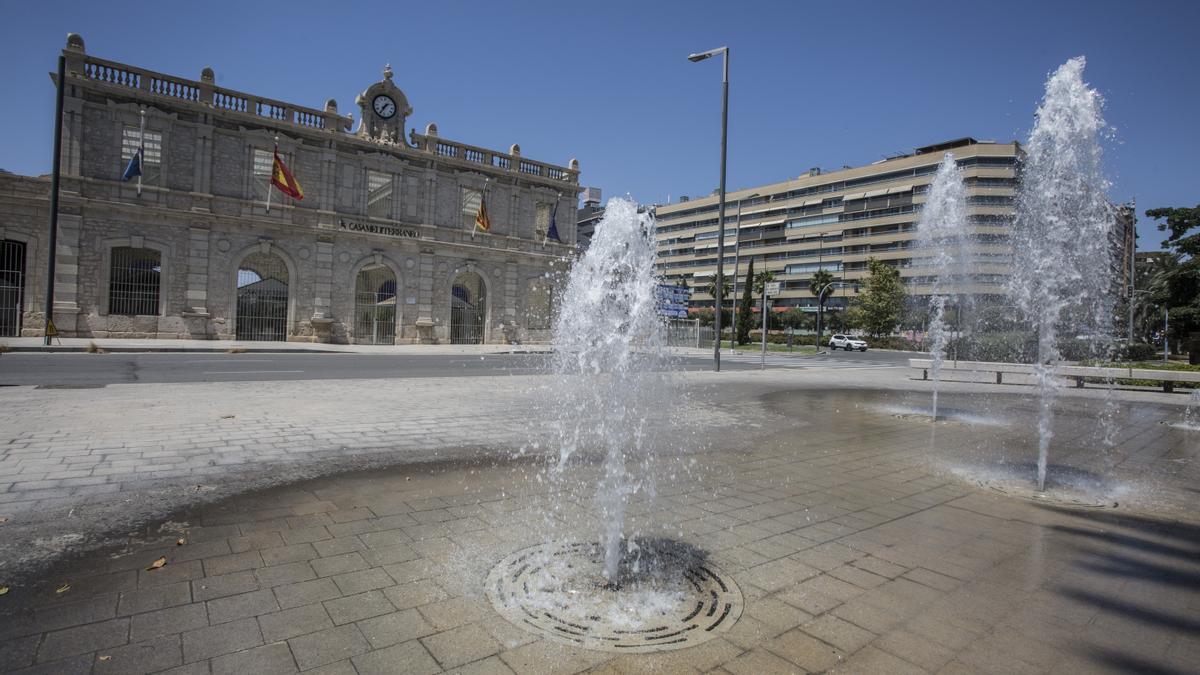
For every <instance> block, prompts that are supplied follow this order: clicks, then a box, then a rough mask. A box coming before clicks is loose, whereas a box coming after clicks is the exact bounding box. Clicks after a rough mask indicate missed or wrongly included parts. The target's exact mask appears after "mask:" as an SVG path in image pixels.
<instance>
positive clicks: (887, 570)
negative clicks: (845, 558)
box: [851, 556, 908, 579]
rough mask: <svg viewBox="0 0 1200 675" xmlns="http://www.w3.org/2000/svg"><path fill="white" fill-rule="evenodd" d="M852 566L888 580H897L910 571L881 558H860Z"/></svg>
mask: <svg viewBox="0 0 1200 675" xmlns="http://www.w3.org/2000/svg"><path fill="white" fill-rule="evenodd" d="M851 564H852V565H853V566H854V567H857V568H859V569H864V570H866V571H868V572H872V573H874V574H878V575H879V576H881V577H887V578H888V579H895V578H896V577H898V576H900V575H901V574H904V573H905V572H907V571H908V569H907V568H905V567H901V566H900V565H896V564H893V563H890V562H888V561H886V560H880V559H879V558H876V557H873V556H867V557H865V558H859V559H858V560H855V561H854V562H853V563H851Z"/></svg>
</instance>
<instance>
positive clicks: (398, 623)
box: [358, 609, 474, 663]
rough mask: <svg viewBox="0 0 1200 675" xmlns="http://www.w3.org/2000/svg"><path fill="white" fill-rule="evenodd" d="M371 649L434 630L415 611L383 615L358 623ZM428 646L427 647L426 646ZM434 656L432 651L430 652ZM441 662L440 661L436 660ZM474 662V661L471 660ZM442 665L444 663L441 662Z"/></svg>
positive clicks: (431, 632) (388, 645) (429, 633)
mask: <svg viewBox="0 0 1200 675" xmlns="http://www.w3.org/2000/svg"><path fill="white" fill-rule="evenodd" d="M358 628H359V630H361V631H362V634H363V636H364V637H366V638H367V642H369V643H370V644H371V648H372V649H381V648H383V647H390V646H391V645H394V644H397V643H400V642H407V641H409V640H413V639H416V638H420V637H425V636H426V635H431V634H433V633H434V632H435V631H434V628H433V626H431V625H429V623H428V622H427V621H425V618H424V617H422V616H421V615H420V613H418V612H417V610H415V609H408V610H403V611H399V612H392V613H390V614H384V615H382V616H377V617H375V618H371V619H365V620H362V621H359V622H358ZM427 646H428V645H427ZM430 651H431V652H433V653H434V655H435V656H436V655H437V653H436V651H434V650H432V649H431V650H430ZM438 660H439V661H441V659H440V658H439V659H438ZM471 660H474V659H471ZM443 663H444V662H443Z"/></svg>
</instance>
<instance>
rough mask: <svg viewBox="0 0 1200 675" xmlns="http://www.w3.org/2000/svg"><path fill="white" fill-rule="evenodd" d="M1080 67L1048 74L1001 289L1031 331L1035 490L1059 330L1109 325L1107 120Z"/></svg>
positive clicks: (1078, 63)
mask: <svg viewBox="0 0 1200 675" xmlns="http://www.w3.org/2000/svg"><path fill="white" fill-rule="evenodd" d="M1084 65H1085V60H1084V58H1083V57H1082V56H1081V57H1077V58H1074V59H1071V60H1070V61H1067V62H1066V63H1065V64H1063V65H1062V66H1061V67H1059V68H1058V70H1056V71H1055V72H1054V73H1053V74H1052V75H1051V76H1050V78H1049V79H1048V80H1047V81H1046V94H1045V96H1044V97H1043V99H1042V102H1041V104H1040V105H1039V106H1038V109H1037V115H1036V116H1037V120H1036V123H1035V125H1034V128H1033V132H1032V133H1031V134H1030V137H1029V143H1028V145H1027V146H1026V158H1025V161H1024V164H1023V167H1022V174H1021V189H1020V192H1019V194H1018V197H1017V213H1016V222H1015V226H1014V232H1013V264H1014V270H1015V272H1014V274H1013V275H1012V277H1011V281H1010V283H1009V292H1010V294H1011V296H1012V297H1013V299H1014V300H1015V301H1016V303H1017V306H1018V307H1019V308H1020V309H1021V310H1022V312H1023V313H1024V315H1025V317H1026V319H1027V320H1028V321H1029V322H1030V323H1031V324H1033V326H1034V327H1035V329H1036V331H1037V364H1036V366H1037V368H1036V373H1037V380H1038V387H1039V390H1040V398H1041V400H1040V404H1039V415H1038V459H1037V483H1038V489H1039V490H1042V489H1045V486H1046V464H1047V461H1048V454H1049V447H1050V441H1051V438H1052V430H1051V426H1052V424H1053V421H1054V410H1053V407H1054V400H1055V398H1056V395H1057V387H1058V381H1057V378H1056V377H1055V373H1056V371H1057V368H1058V364H1059V362H1060V361H1061V360H1062V354H1061V352H1060V351H1059V347H1058V336H1059V332H1060V329H1061V328H1075V329H1077V330H1085V331H1087V333H1088V334H1089V335H1096V334H1100V333H1108V332H1111V320H1110V317H1111V311H1112V310H1111V307H1110V298H1111V285H1110V279H1109V271H1110V266H1109V264H1108V260H1109V258H1110V253H1109V248H1108V247H1109V233H1110V231H1111V230H1112V228H1113V225H1114V222H1115V219H1114V213H1113V211H1112V207H1111V205H1110V204H1109V201H1108V198H1107V196H1106V193H1107V190H1108V186H1109V183H1108V181H1107V180H1106V179H1105V178H1104V174H1103V171H1102V166H1101V156H1102V154H1103V153H1102V150H1101V147H1100V135H1101V133H1102V132H1103V131H1104V130H1105V129H1106V128H1107V125H1106V124H1105V122H1104V119H1103V117H1102V116H1101V107H1102V100H1101V98H1100V95H1099V94H1098V93H1097V92H1096V91H1095V90H1094V89H1091V88H1089V87H1088V86H1087V84H1085V83H1084V81H1083V69H1084Z"/></svg>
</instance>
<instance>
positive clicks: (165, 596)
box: [117, 581, 192, 616]
mask: <svg viewBox="0 0 1200 675" xmlns="http://www.w3.org/2000/svg"><path fill="white" fill-rule="evenodd" d="M191 601H192V591H191V587H190V585H189V582H186V581H181V582H179V583H175V584H167V585H166V586H157V587H151V588H144V589H141V590H136V591H128V592H126V593H122V594H121V596H120V600H119V602H118V604H117V615H118V616H127V615H129V614H139V613H141V612H149V611H153V610H156V609H163V608H166V607H174V606H175V605H182V604H184V603H188V602H191Z"/></svg>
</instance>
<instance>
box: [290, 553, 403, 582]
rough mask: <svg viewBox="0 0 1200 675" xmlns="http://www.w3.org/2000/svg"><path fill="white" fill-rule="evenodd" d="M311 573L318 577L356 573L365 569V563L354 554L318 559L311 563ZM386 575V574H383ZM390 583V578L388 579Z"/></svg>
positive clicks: (359, 556)
mask: <svg viewBox="0 0 1200 675" xmlns="http://www.w3.org/2000/svg"><path fill="white" fill-rule="evenodd" d="M309 564H311V565H312V568H313V571H314V572H316V573H317V576H318V577H329V576H334V575H338V574H347V573H350V572H357V571H358V570H363V569H366V568H367V562H366V561H365V560H363V558H362V556H361V555H359V554H358V553H356V552H351V553H346V554H343V555H336V556H332V557H329V558H318V559H316V560H313V561H311V562H310V563H309ZM384 574H386V572H384ZM389 583H390V578H389Z"/></svg>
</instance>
